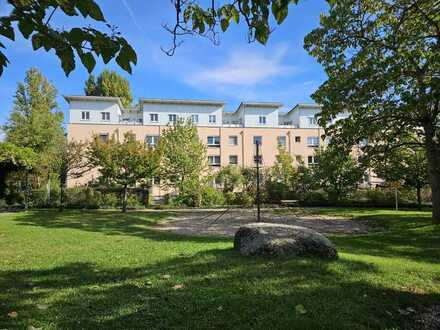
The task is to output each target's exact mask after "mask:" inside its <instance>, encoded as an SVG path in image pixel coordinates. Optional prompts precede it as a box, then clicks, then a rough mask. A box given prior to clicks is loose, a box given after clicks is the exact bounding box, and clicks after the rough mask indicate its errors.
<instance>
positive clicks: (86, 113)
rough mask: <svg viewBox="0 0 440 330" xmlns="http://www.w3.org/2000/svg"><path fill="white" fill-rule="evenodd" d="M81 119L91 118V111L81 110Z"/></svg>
mask: <svg viewBox="0 0 440 330" xmlns="http://www.w3.org/2000/svg"><path fill="white" fill-rule="evenodd" d="M81 120H90V112H88V111H82V112H81Z"/></svg>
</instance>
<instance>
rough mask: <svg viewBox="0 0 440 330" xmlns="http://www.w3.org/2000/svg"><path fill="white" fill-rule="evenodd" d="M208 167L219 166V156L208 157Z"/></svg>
mask: <svg viewBox="0 0 440 330" xmlns="http://www.w3.org/2000/svg"><path fill="white" fill-rule="evenodd" d="M208 163H209V165H210V166H220V156H208Z"/></svg>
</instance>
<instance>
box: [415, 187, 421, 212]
mask: <svg viewBox="0 0 440 330" xmlns="http://www.w3.org/2000/svg"><path fill="white" fill-rule="evenodd" d="M416 189H417V208H418V209H419V210H421V209H422V188H421V187H420V184H417V187H416Z"/></svg>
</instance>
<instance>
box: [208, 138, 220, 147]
mask: <svg viewBox="0 0 440 330" xmlns="http://www.w3.org/2000/svg"><path fill="white" fill-rule="evenodd" d="M206 144H207V145H208V147H220V136H218V135H209V136H207V137H206Z"/></svg>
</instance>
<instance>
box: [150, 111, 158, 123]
mask: <svg viewBox="0 0 440 330" xmlns="http://www.w3.org/2000/svg"><path fill="white" fill-rule="evenodd" d="M150 121H151V122H153V123H157V122H158V121H159V114H157V113H150Z"/></svg>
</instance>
